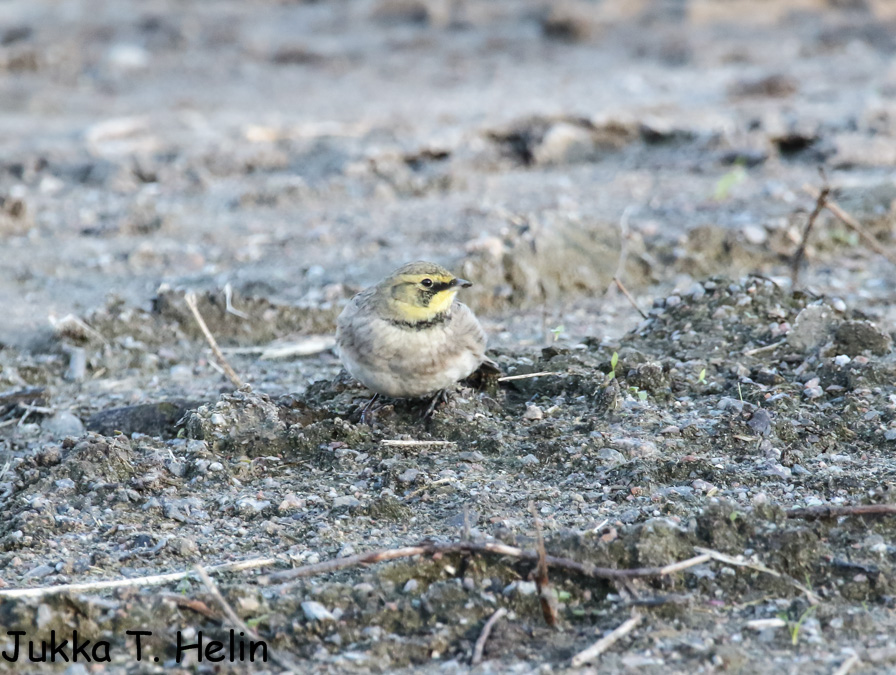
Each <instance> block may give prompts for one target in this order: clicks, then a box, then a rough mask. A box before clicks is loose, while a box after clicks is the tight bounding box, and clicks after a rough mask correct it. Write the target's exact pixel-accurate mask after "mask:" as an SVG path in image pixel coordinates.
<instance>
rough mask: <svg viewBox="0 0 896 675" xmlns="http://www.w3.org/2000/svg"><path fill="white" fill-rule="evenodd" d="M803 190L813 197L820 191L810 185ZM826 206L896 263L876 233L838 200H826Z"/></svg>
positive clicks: (872, 247)
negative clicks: (842, 206)
mask: <svg viewBox="0 0 896 675" xmlns="http://www.w3.org/2000/svg"><path fill="white" fill-rule="evenodd" d="M803 190H804V191H805V192H807V193H808V194H809V195H810V196H812V197H817V196H818V192H817V191H816V190H815V189H814V188H812V187H810V186H808V185H804V186H803ZM824 206H825V208H826V209H827V210H828V211H830V212H831V213H833V214H834V215H835V216H837V218H838V219H839V220H840V222H842V223H843V224H844V225H846V226H847V227H848V228H849V229H851V230H853V231H854V232H855V233H856V234H858V235H859V237H861V238H862V240H864V242H865V243H866V244H867V245H868V248H870V249H871V250H872V251H874V252H875V253H877V254H879V255H882V256H883V257H884V258H886V259H887V260H889V261H890V262H891V263H893V264H894V265H896V255H894V254H893V253H891V252H890V251H888V250H887V249H886V248H884V247H883V246H881V244H880V242H879V241H878V240H877V239H875V238H874V235H872V234H871V233H870V232H868V230H866V229H865V227H864V226H863V225H862V224H861V223H860V222H859V221H858V220H856V219H855V218H853V217H852V216H851V215H850V214H848V213H847V212H846V211H844V210H843V209H842V208H841V207H840V205H839V204H837V202H835V201H834V200H833V199H828V200H827V201H825V205H824Z"/></svg>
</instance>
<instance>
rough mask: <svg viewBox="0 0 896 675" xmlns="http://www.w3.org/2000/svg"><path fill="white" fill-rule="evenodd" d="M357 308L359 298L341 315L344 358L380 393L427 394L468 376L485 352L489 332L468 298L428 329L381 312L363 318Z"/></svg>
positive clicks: (358, 376)
mask: <svg viewBox="0 0 896 675" xmlns="http://www.w3.org/2000/svg"><path fill="white" fill-rule="evenodd" d="M361 302H363V299H361ZM357 311H358V304H356V303H354V302H353V303H350V305H349V307H346V310H345V311H344V312H343V314H342V315H341V316H340V317H339V322H338V329H337V345H338V348H339V354H340V359H341V360H342V363H343V365H344V366H345V368H346V370H348V372H349V373H350V374H351V375H352V377H354V378H355V379H357V380H359V381H360V382H361V383H362V384H364V385H365V386H367V387H368V388H370V389H372V390H373V391H375V392H377V393H381V394H385V395H387V396H394V397H399V398H412V397H421V396H427V395H430V394H433V393H435V392H437V391H439V390H440V389H445V388H446V387H450V386H451V385H453V384H454V383H456V382H457V381H458V380H462V379H463V378H465V377H467V376H468V375H470V374H471V373H472V372H473V371H474V370H476V369H477V368H478V367H479V365H480V364H481V363H482V361H483V359H484V358H485V347H486V337H485V332H484V331H483V330H482V327H481V326H480V325H479V321H477V320H476V317H475V316H474V315H473V313H472V312H471V311H470V309H469V308H468V307H467V306H466V305H464V304H462V303H459V302H456V303H455V304H454V305H452V308H451V313H450V315H449V317H448V318H447V319H446V320H445V321H444V322H442V323H439V324H436V325H434V326H431V327H427V328H422V329H416V328H413V327H408V326H404V325H396V324H394V323H391V322H388V321H385V320H382V319H379V318H376V319H372V320H368V321H363V322H362V321H359V320H356V314H357Z"/></svg>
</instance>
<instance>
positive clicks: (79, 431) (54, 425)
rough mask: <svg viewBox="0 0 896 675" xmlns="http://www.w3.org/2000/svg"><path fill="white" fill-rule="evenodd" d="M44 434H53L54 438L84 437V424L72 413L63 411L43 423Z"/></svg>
mask: <svg viewBox="0 0 896 675" xmlns="http://www.w3.org/2000/svg"><path fill="white" fill-rule="evenodd" d="M41 428H42V429H43V430H44V432H46V433H48V434H52V436H53V437H54V438H67V437H73V438H79V437H81V436H83V435H84V431H85V429H84V423H83V422H81V419H80V418H79V417H77V416H76V415H73V414H72V413H70V412H68V411H66V410H61V411H59V412H58V413H56V414H55V415H52V416H51V417H47V418H46V419H45V420H44V421H43V422H42V423H41Z"/></svg>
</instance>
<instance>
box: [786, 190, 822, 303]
mask: <svg viewBox="0 0 896 675" xmlns="http://www.w3.org/2000/svg"><path fill="white" fill-rule="evenodd" d="M830 193H831V188H830V187H828V186H827V185H825V186H824V187H823V188H821V192H819V193H818V196H817V197H816V198H815V208H814V209H812V213H810V214H809V220H808V221H806V227H805V229H803V237H802V239H800V245H799V246H798V247H797V249H796V252H795V253H794V254H793V262H792V263H791V266H790V280H791V287H792V288H796V282H797V280H798V279H799V276H800V265H802V264H803V256H804V255H805V254H806V244H807V243H808V242H809V235H810V234H811V233H812V228H813V227H814V226H815V221H816V219H817V218H818V216H819V214H820V213H821V210H822V209H823V208H824V207H825V204H826V203H827V200H828V195H829V194H830Z"/></svg>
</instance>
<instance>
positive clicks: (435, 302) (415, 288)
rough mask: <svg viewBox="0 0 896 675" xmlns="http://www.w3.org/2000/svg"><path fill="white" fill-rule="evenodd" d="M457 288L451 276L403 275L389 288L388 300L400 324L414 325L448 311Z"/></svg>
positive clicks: (454, 279)
mask: <svg viewBox="0 0 896 675" xmlns="http://www.w3.org/2000/svg"><path fill="white" fill-rule="evenodd" d="M459 288H460V287H459V286H458V281H457V279H456V278H455V277H454V276H451V275H444V274H403V275H401V276H400V277H399V278H398V279H397V283H395V284H394V285H393V293H392V298H393V302H395V303H396V305H397V307H396V309H397V310H398V313H399V314H400V316H401V318H402V320H404V321H409V322H413V323H417V322H420V321H430V320H432V319H434V318H436V317H437V316H439V315H440V314H444V313H445V312H446V311H448V309H450V307H451V303H453V302H454V297H455V296H456V295H457V291H458V289H459Z"/></svg>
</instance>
